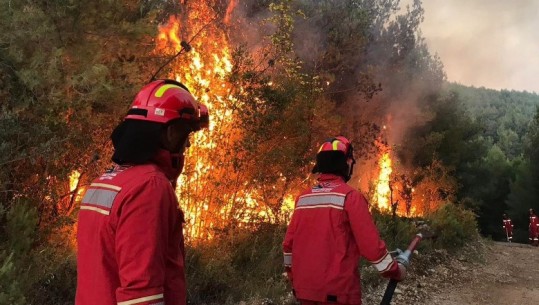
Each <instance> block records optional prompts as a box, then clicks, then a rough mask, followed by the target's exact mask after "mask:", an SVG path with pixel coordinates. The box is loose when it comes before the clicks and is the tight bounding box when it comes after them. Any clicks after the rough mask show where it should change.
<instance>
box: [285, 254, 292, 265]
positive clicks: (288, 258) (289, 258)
mask: <svg viewBox="0 0 539 305" xmlns="http://www.w3.org/2000/svg"><path fill="white" fill-rule="evenodd" d="M283 256H284V265H285V267H290V266H292V253H283Z"/></svg>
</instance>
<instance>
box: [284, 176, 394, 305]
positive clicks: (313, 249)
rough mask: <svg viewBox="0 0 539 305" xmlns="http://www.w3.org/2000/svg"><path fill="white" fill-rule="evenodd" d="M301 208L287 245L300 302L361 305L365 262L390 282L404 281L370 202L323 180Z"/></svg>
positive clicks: (334, 180) (335, 180) (332, 179)
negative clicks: (361, 262) (361, 268)
mask: <svg viewBox="0 0 539 305" xmlns="http://www.w3.org/2000/svg"><path fill="white" fill-rule="evenodd" d="M318 181H319V184H318V185H317V186H315V187H313V188H312V189H308V190H306V191H305V192H304V193H303V194H302V195H300V196H299V197H298V198H297V200H296V206H295V210H294V213H293V215H292V219H291V221H290V225H289V226H288V230H287V232H286V236H285V239H284V242H283V252H284V264H285V267H291V274H290V275H289V276H290V277H291V278H292V279H291V280H292V286H293V288H294V293H295V296H296V298H298V299H300V300H306V301H314V302H321V303H323V302H333V303H338V304H361V286H360V275H359V273H358V264H359V259H360V257H364V258H365V259H367V260H368V261H369V262H371V263H372V264H374V266H375V267H376V268H377V269H378V271H379V272H380V273H381V274H382V275H383V276H385V277H391V278H399V277H400V271H399V269H398V265H397V262H396V261H395V260H394V259H393V258H392V257H391V255H390V254H389V253H388V251H387V249H386V245H385V243H384V242H383V241H382V240H381V239H380V236H379V234H378V230H377V228H376V226H375V224H374V222H373V220H372V216H371V215H370V213H369V209H368V203H367V200H366V199H365V197H363V195H362V194H361V193H360V192H358V191H357V190H355V189H353V188H352V187H350V186H349V185H347V184H346V183H345V182H344V180H343V179H342V178H341V177H339V176H336V175H332V174H322V175H320V177H319V179H318Z"/></svg>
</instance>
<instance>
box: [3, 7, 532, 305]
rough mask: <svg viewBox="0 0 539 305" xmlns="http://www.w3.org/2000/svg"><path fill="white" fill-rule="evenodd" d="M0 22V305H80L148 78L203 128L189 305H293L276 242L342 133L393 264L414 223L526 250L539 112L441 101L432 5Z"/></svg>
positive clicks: (193, 201)
mask: <svg viewBox="0 0 539 305" xmlns="http://www.w3.org/2000/svg"><path fill="white" fill-rule="evenodd" d="M0 8H1V9H0V107H1V110H2V111H1V113H0V165H1V168H0V304H41V305H47V304H73V300H74V295H75V287H76V253H77V252H76V251H77V250H76V230H77V215H78V207H79V203H80V200H81V197H82V196H83V194H84V190H85V188H86V187H87V186H88V185H89V183H90V182H91V181H92V180H93V179H94V178H96V177H97V176H99V175H100V174H101V173H102V172H103V171H104V170H105V169H107V168H110V166H111V165H112V161H111V159H110V158H111V155H112V150H113V148H112V145H111V142H110V134H111V132H112V130H113V129H114V127H115V126H116V125H117V124H118V123H120V122H121V120H122V119H123V117H124V116H125V114H126V112H127V110H128V109H129V105H130V104H131V102H132V100H133V97H134V96H135V94H136V93H137V92H138V90H139V89H140V88H141V87H142V86H143V85H144V84H146V83H148V82H149V81H150V80H151V79H152V78H172V79H176V80H178V81H180V82H182V83H184V84H185V85H186V86H187V87H189V89H190V90H191V92H192V93H193V95H194V96H195V97H196V98H197V99H199V100H200V101H201V102H203V103H205V104H206V105H208V107H209V111H210V128H209V129H208V130H205V131H204V132H202V133H200V134H199V135H197V136H196V137H195V138H194V139H193V140H192V142H193V143H192V145H191V147H190V149H189V151H188V155H187V163H186V165H185V169H184V172H183V174H182V175H181V176H180V178H179V180H178V187H177V189H176V192H177V195H178V198H179V201H180V205H181V208H182V209H183V210H184V211H185V213H186V224H185V228H184V234H185V236H186V239H187V246H188V248H187V261H186V265H187V278H188V292H189V293H188V300H189V304H237V303H238V302H240V301H242V300H248V301H249V300H250V301H252V304H289V303H287V302H289V301H287V298H286V296H287V293H288V291H290V289H289V287H288V286H287V282H286V281H285V280H284V279H283V278H282V275H281V273H282V268H283V267H282V253H281V243H282V238H283V236H284V231H285V229H286V225H287V223H288V221H289V219H290V215H291V212H292V210H293V208H294V199H295V197H296V196H297V195H298V194H299V193H300V192H301V191H302V190H303V189H304V188H306V187H309V186H310V185H311V184H312V183H313V181H315V177H314V176H313V175H312V174H311V173H310V172H311V168H312V166H313V164H314V159H315V156H316V152H317V149H318V147H319V145H320V143H321V142H322V141H323V140H324V139H326V138H328V137H333V136H335V135H339V134H342V135H345V136H347V137H348V138H350V139H351V140H352V142H353V145H354V148H355V153H356V159H358V164H357V165H356V170H355V175H354V176H353V178H352V180H351V181H350V182H349V184H350V185H352V186H353V187H356V188H358V189H359V190H361V191H362V192H363V193H364V194H365V195H366V197H367V198H368V199H369V202H370V205H371V206H370V207H371V213H372V214H373V215H374V216H375V219H376V221H377V225H378V226H379V229H380V231H381V233H382V235H383V237H384V238H385V239H387V242H388V245H389V246H390V247H393V248H395V247H397V246H399V247H404V246H405V245H406V243H407V242H408V241H409V239H410V237H411V236H413V232H414V230H415V227H414V223H415V222H416V221H426V222H427V223H429V224H430V225H431V226H432V227H433V228H434V229H438V230H439V232H440V233H439V235H440V236H439V238H438V239H437V240H436V241H434V242H432V243H426V244H425V245H424V247H425V250H426V251H429V250H431V251H434V249H439V248H444V249H447V250H448V251H458V249H459V248H461V247H466V244H467V242H471V241H472V239H473V238H474V236H475V235H476V234H477V233H480V234H481V235H482V236H484V237H486V238H491V239H494V240H503V239H505V233H504V232H503V230H502V229H501V227H502V214H503V213H507V214H509V215H510V216H511V217H512V218H513V220H514V224H515V232H516V233H515V242H522V243H526V242H527V230H528V209H530V208H534V209H535V210H539V152H537V151H536V150H535V147H537V146H539V112H538V111H537V109H538V108H537V106H538V105H539V95H538V94H537V93H530V92H517V91H510V90H501V91H500V90H493V89H488V88H474V87H468V86H465V85H461V84H456V83H451V82H448V81H447V77H446V74H445V72H444V66H443V63H442V61H441V60H440V58H439V57H438V56H437V55H436V54H433V53H432V52H431V51H429V49H428V46H427V44H426V42H425V40H424V38H423V37H422V36H421V23H422V20H423V18H424V14H425V12H424V10H423V7H422V4H421V1H420V0H415V1H413V4H412V5H410V6H407V7H405V8H402V7H401V6H400V5H399V1H398V0H329V1H306V0H264V1H254V0H245V1H237V0H207V1H188V0H145V1H134V0H121V1H110V0H95V1H80V0H51V1H34V0H25V1H10V0H0ZM442 229H443V230H442ZM365 280H366V281H369V277H366V279H365ZM257 302H258V303H257ZM264 302H266V303H264Z"/></svg>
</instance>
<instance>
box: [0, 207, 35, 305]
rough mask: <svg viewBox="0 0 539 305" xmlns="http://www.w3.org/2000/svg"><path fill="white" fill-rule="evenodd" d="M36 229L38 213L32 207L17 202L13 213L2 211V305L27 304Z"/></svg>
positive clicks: (0, 293)
mask: <svg viewBox="0 0 539 305" xmlns="http://www.w3.org/2000/svg"><path fill="white" fill-rule="evenodd" d="M0 207H1V205H0ZM36 230H37V211H36V210H35V209H34V208H32V207H31V206H30V205H28V204H26V203H25V202H21V201H17V202H14V203H13V204H12V205H11V208H10V209H9V210H5V209H2V208H0V236H3V238H2V239H0V304H26V301H27V300H26V298H25V295H26V292H27V291H28V288H29V286H31V284H32V281H33V277H32V274H31V273H30V272H28V270H29V269H31V268H32V256H31V255H32V254H33V248H32V246H33V245H34V243H35V242H36ZM21 270H25V271H27V272H21Z"/></svg>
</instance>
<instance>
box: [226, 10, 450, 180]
mask: <svg viewBox="0 0 539 305" xmlns="http://www.w3.org/2000/svg"><path fill="white" fill-rule="evenodd" d="M299 2H300V3H301V4H302V5H304V6H303V9H302V10H303V11H304V12H305V14H306V15H307V18H305V19H304V18H299V17H298V18H297V19H296V23H295V30H294V35H293V37H294V43H295V52H296V54H297V55H298V56H299V58H300V59H301V60H302V61H303V62H304V64H305V67H306V68H307V69H309V70H310V71H315V73H317V74H318V76H320V77H321V79H322V84H323V85H324V86H326V84H327V83H329V85H328V86H327V90H326V94H327V97H329V98H331V99H332V100H333V101H335V102H336V103H337V104H338V105H339V109H340V110H341V112H342V115H343V117H344V120H345V126H344V127H343V130H342V133H343V134H344V135H345V136H347V137H349V138H351V139H352V140H353V141H354V145H355V147H356V148H359V149H356V150H364V151H369V150H370V151H371V153H370V154H365V153H364V154H363V156H362V160H361V161H360V164H359V170H358V173H359V174H358V175H356V177H354V179H355V180H353V181H352V183H354V184H356V185H357V186H358V187H360V188H361V189H363V190H368V189H369V185H368V183H369V181H372V180H373V179H376V177H370V176H369V175H371V174H373V173H376V172H377V170H376V167H377V164H376V163H375V162H376V161H377V160H378V157H379V155H380V152H379V151H376V149H379V147H376V146H375V144H374V143H375V138H379V140H380V141H381V142H386V143H387V145H388V146H391V147H395V146H400V145H403V143H402V139H403V137H404V134H405V133H406V131H407V130H408V129H409V127H410V126H413V125H416V124H418V123H419V122H421V121H422V120H424V114H422V112H421V109H420V107H419V106H418V104H419V103H420V99H421V97H422V96H424V95H425V93H426V92H428V91H429V90H435V88H433V86H432V84H433V83H438V84H439V83H441V79H442V78H443V77H441V76H439V75H436V71H430V70H429V68H425V66H428V63H426V62H421V60H423V59H425V58H428V56H429V55H428V51H427V50H426V49H425V50H420V51H418V52H423V53H421V54H419V55H418V53H414V52H416V48H418V46H419V48H421V43H419V42H417V40H416V39H417V36H416V34H417V32H416V29H417V24H419V23H420V20H421V7H420V6H419V7H417V6H416V7H415V8H413V7H412V14H408V13H407V11H406V10H405V9H404V10H399V7H398V6H396V5H392V6H387V7H383V5H382V3H386V2H384V1H375V0H373V1H370V0H369V1H359V2H354V1H340V0H339V1H337V0H335V1H299ZM258 3H259V2H257V1H241V2H240V4H239V5H238V6H236V8H235V10H234V12H233V13H232V17H231V18H232V20H234V21H233V22H236V23H237V24H240V26H239V29H241V31H239V32H237V33H238V36H237V37H235V39H237V40H238V41H242V42H243V43H245V44H246V45H247V46H248V48H249V50H250V51H251V52H253V51H255V53H256V50H257V45H258V43H260V42H261V41H262V38H263V36H264V35H265V34H267V33H269V32H270V30H271V28H267V27H266V28H260V27H258V26H256V25H257V24H259V22H260V20H262V19H263V18H267V17H268V16H269V14H268V11H267V10H266V9H265V8H263V6H262V5H260V4H258ZM391 3H393V4H397V3H398V1H396V0H395V1H391ZM347 5H362V8H363V9H364V12H368V13H365V14H366V15H365V16H363V15H362V16H360V17H361V18H364V19H361V18H359V19H357V20H355V19H354V18H351V16H350V15H349V14H348V11H347V10H348V9H349V7H347ZM324 10H331V11H330V12H327V14H326V12H324ZM320 11H322V12H324V13H316V12H320ZM370 12H377V14H375V13H373V14H372V15H369V13H370ZM413 12H415V14H414V13H413ZM398 15H406V17H405V18H404V19H405V20H406V22H404V21H403V24H401V26H395V27H394V28H393V29H392V32H391V31H388V29H387V26H388V25H389V22H390V21H395V20H396V17H397V16H398ZM336 20H343V21H344V22H335V21H336ZM358 29H359V31H364V32H363V33H358V31H357V30H358ZM365 31H370V32H369V33H367V32H365ZM348 37H354V39H349V38H348ZM355 37H358V39H357V40H356V39H355ZM335 42H337V43H339V44H340V47H342V48H343V49H342V50H339V49H336V48H335ZM410 50H413V51H410ZM411 53H414V54H415V55H418V57H421V58H420V60H417V59H410V58H409V57H410V56H412V57H413V56H414V55H412V54H411ZM409 55H410V56H409ZM320 71H322V73H319V72H320ZM430 72H432V75H431V74H429V73H430ZM380 89H381V91H380ZM358 122H359V124H358ZM358 125H360V126H361V127H359V128H358ZM384 125H386V126H387V129H384V128H383V126H384ZM377 127H378V128H377ZM326 136H331V135H326ZM373 150H374V153H372V151H373Z"/></svg>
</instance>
